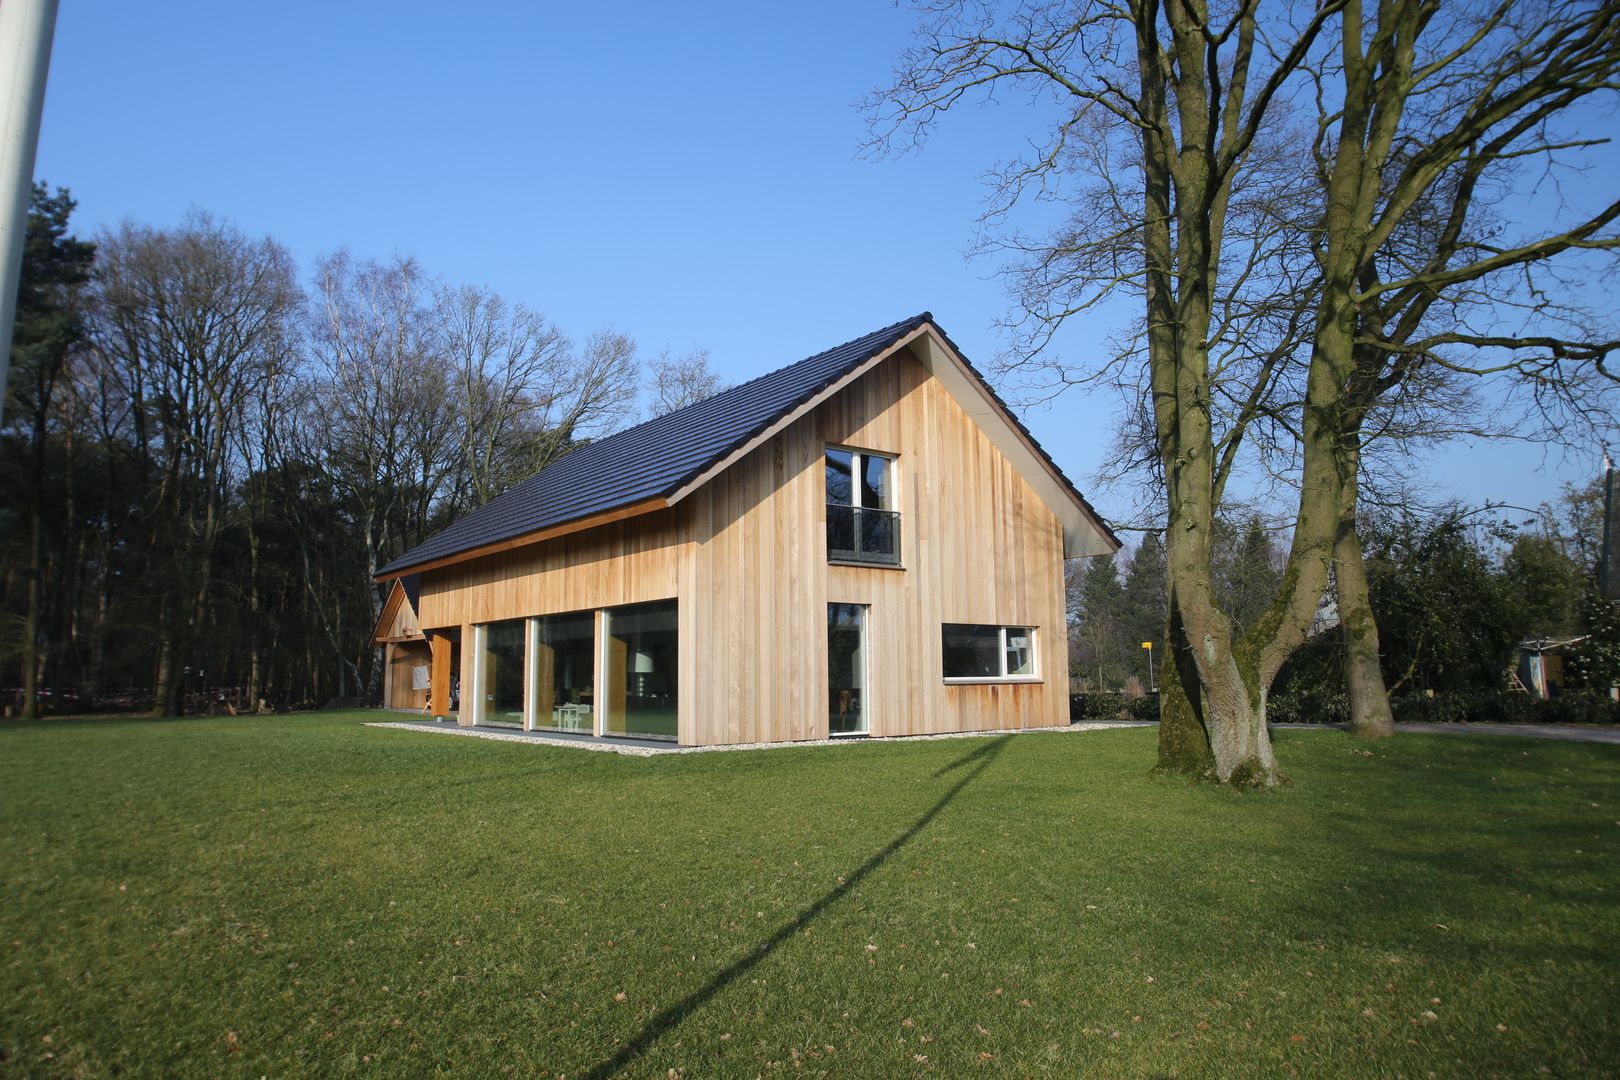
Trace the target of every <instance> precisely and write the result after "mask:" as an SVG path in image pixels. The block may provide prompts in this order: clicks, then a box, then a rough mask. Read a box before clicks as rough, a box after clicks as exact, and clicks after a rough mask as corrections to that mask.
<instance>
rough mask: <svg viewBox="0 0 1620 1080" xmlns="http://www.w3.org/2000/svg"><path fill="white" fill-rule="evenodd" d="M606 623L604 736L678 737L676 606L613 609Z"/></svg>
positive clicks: (666, 602) (670, 603)
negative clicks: (676, 712) (676, 713)
mask: <svg viewBox="0 0 1620 1080" xmlns="http://www.w3.org/2000/svg"><path fill="white" fill-rule="evenodd" d="M602 621H603V626H604V637H605V638H606V642H605V646H604V651H605V655H604V657H603V674H602V682H603V694H602V697H603V701H602V706H603V712H602V734H604V735H636V736H641V737H644V738H647V737H650V738H657V739H673V738H675V737H676V733H677V732H676V725H675V703H676V669H677V667H678V666H679V665H678V661H679V648H678V646H679V642H678V635H677V632H676V618H675V601H673V600H664V601H660V602H658V603H656V604H636V605H634V606H632V607H622V608H614V609H612V610H610V611H604V612H603V613H602Z"/></svg>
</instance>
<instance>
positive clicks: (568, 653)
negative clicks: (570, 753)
mask: <svg viewBox="0 0 1620 1080" xmlns="http://www.w3.org/2000/svg"><path fill="white" fill-rule="evenodd" d="M538 621H539V623H540V626H539V631H538V633H537V635H536V641H537V644H536V648H535V669H534V702H535V705H534V726H535V727H536V728H537V729H539V730H541V731H573V732H579V733H581V734H584V735H590V734H594V733H595V731H596V724H595V694H594V692H593V691H594V688H595V687H594V684H595V681H596V616H595V614H594V613H592V612H589V611H580V612H574V613H573V614H569V615H548V616H546V617H545V618H543V619H540V620H538Z"/></svg>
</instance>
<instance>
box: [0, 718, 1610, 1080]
mask: <svg viewBox="0 0 1620 1080" xmlns="http://www.w3.org/2000/svg"><path fill="white" fill-rule="evenodd" d="M365 718H366V717H365V716H364V715H363V714H357V713H349V714H327V715H317V716H310V717H298V718H292V719H285V718H275V719H268V718H267V719H232V720H223V719H222V720H174V721H86V722H61V721H58V722H46V723H41V724H37V725H18V724H15V723H11V724H7V725H5V726H3V727H0V820H3V822H4V830H3V835H0V867H3V868H4V885H3V893H0V930H3V937H0V948H3V949H4V952H5V960H6V963H5V967H4V976H3V981H0V995H3V1000H4V1007H3V1010H0V1054H3V1058H0V1074H5V1075H18V1076H22V1075H38V1076H111V1075H115V1074H116V1075H125V1076H129V1075H136V1076H206V1077H214V1076H227V1077H228V1076H251V1077H258V1076H265V1075H268V1076H272V1077H286V1076H322V1077H327V1076H347V1075H356V1076H378V1077H381V1076H402V1077H403V1076H409V1077H417V1076H431V1075H451V1074H454V1075H457V1076H486V1075H487V1076H499V1075H514V1076H558V1075H566V1076H568V1077H571V1078H578V1077H601V1076H609V1075H621V1074H622V1075H627V1076H637V1077H640V1076H648V1077H670V1076H681V1077H687V1078H694V1077H705V1076H754V1075H765V1076H777V1075H781V1076H788V1075H800V1074H802V1075H811V1076H815V1075H826V1076H835V1077H863V1076H864V1077H904V1076H912V1075H939V1076H963V1075H980V1074H983V1075H1009V1076H1030V1075H1035V1076H1041V1075H1046V1076H1085V1075H1096V1076H1122V1077H1125V1076H1140V1077H1159V1076H1170V1077H1210V1076H1233V1077H1238V1076H1242V1077H1248V1076H1261V1075H1285V1076H1286V1075H1292V1074H1294V1073H1296V1072H1297V1073H1298V1074H1300V1075H1306V1076H1368V1077H1390V1076H1396V1075H1404V1076H1415V1077H1421V1076H1426V1075H1439V1076H1492V1075H1497V1076H1514V1077H1518V1076H1528V1075H1546V1074H1549V1073H1550V1074H1551V1075H1554V1076H1599V1075H1615V1074H1617V1073H1620V947H1617V946H1620V902H1617V901H1620V891H1617V889H1620V860H1617V858H1616V855H1617V849H1620V747H1612V746H1589V745H1576V744H1563V743H1551V742H1533V741H1530V740H1522V739H1517V738H1484V737H1456V736H1449V737H1448V736H1415V735H1407V736H1402V737H1401V738H1400V739H1398V740H1396V741H1395V742H1394V743H1392V744H1387V745H1378V746H1375V747H1373V748H1372V753H1371V756H1365V755H1364V753H1363V752H1362V750H1361V748H1360V747H1359V746H1358V745H1356V744H1355V743H1353V742H1352V741H1351V740H1350V739H1349V737H1348V736H1346V735H1344V734H1343V733H1341V732H1338V731H1281V732H1278V735H1277V742H1278V750H1279V756H1280V757H1281V758H1282V760H1283V762H1284V764H1285V766H1286V767H1287V768H1288V770H1289V771H1290V773H1291V774H1292V776H1293V777H1294V779H1295V781H1296V783H1295V784H1294V785H1293V786H1292V787H1290V788H1287V789H1285V790H1281V791H1278V792H1274V793H1266V794H1258V795H1238V794H1234V793H1232V792H1228V791H1221V790H1214V789H1208V788H1188V787H1186V786H1185V785H1184V784H1182V783H1180V782H1178V781H1175V780H1169V779H1163V778H1156V777H1151V776H1149V775H1148V773H1147V770H1148V767H1149V765H1150V764H1151V762H1152V757H1153V739H1154V733H1153V732H1152V731H1151V730H1125V731H1111V732H1100V733H1088V734H1037V735H1023V736H1014V737H1008V738H995V739H962V740H943V741H931V742H911V743H886V744H885V743H871V744H864V745H858V746H846V747H833V748H804V749H788V750H768V751H754V752H745V753H727V754H697V755H687V756H678V757H663V758H653V759H640V758H622V757H618V756H616V755H608V754H593V753H584V752H580V751H573V750H565V749H555V748H540V747H533V746H524V745H514V744H511V743H503V742H490V741H484V740H477V739H461V738H451V737H447V736H443V735H433V734H425V733H414V732H405V731H391V730H379V729H375V728H367V727H364V726H362V724H361V721H362V720H363V719H365Z"/></svg>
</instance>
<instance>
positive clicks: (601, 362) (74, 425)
mask: <svg viewBox="0 0 1620 1080" xmlns="http://www.w3.org/2000/svg"><path fill="white" fill-rule="evenodd" d="M73 208H74V203H73V200H72V198H71V196H70V195H69V194H68V192H67V191H65V190H63V189H57V190H55V191H54V192H53V191H51V190H50V189H49V188H48V187H47V186H45V185H43V184H41V185H36V187H35V190H34V197H33V203H32V207H31V211H30V214H29V219H28V235H27V246H26V250H25V252H24V265H23V279H22V289H21V293H20V296H19V303H18V311H17V325H16V331H15V336H14V341H13V346H12V357H11V363H12V366H11V375H10V380H9V385H8V387H7V397H6V402H5V415H4V427H3V429H0V469H3V470H4V474H5V475H6V476H7V477H8V482H7V483H5V484H4V485H0V558H3V567H4V569H3V573H0V688H3V689H6V690H7V691H9V693H8V695H7V696H8V698H10V699H14V700H10V701H8V705H9V707H10V708H11V709H12V710H14V711H15V712H17V713H20V714H23V715H27V714H28V713H29V712H30V711H31V710H32V708H33V707H34V704H35V703H36V702H38V704H39V706H40V707H41V708H42V709H43V710H44V711H49V712H70V711H87V710H94V709H105V708H129V709H152V710H153V711H155V712H159V713H163V714H168V715H175V714H179V713H181V712H182V711H195V710H197V709H213V708H219V707H222V706H223V705H224V704H225V703H226V702H230V703H232V704H233V705H234V706H235V707H238V708H256V707H257V706H258V702H259V700H260V699H263V700H264V701H265V702H266V703H267V704H268V705H269V706H270V707H272V708H292V707H300V706H307V705H315V704H326V703H333V702H345V703H366V702H373V701H375V700H377V699H378V697H379V694H380V686H381V682H380V679H381V670H380V654H379V653H378V651H377V650H373V649H372V648H371V646H370V633H371V630H372V627H373V625H374V623H375V621H376V618H377V615H378V613H379V611H380V608H381V600H382V598H383V595H384V594H383V592H382V591H381V589H380V587H379V586H378V585H377V584H376V583H375V582H374V580H373V574H374V572H375V571H376V569H377V568H378V567H379V566H382V565H384V564H386V563H387V562H388V561H389V560H390V559H392V558H394V557H396V556H398V555H400V554H402V553H403V552H404V551H406V550H407V549H409V548H410V547H412V546H413V545H415V544H417V543H419V542H420V541H421V540H423V539H424V538H425V537H427V536H428V535H430V534H432V533H433V532H435V531H437V530H438V529H440V528H442V527H444V526H445V525H446V524H448V523H449V522H451V521H452V520H454V519H455V518H457V517H459V516H460V515H462V514H464V513H466V512H467V511H469V510H471V509H473V508H475V507H477V506H479V505H481V504H483V503H485V502H487V501H488V500H489V499H491V498H493V497H494V496H495V495H497V494H499V493H500V492H501V491H503V490H505V489H506V488H507V487H508V486H510V485H511V484H512V483H514V482H516V481H518V480H520V479H523V478H524V477H526V476H529V475H531V474H533V473H534V472H536V471H538V470H539V469H541V468H544V467H545V466H546V465H547V464H549V463H550V462H552V461H555V460H556V459H557V458H559V457H561V456H562V455H563V454H566V453H567V452H568V451H569V450H570V449H572V448H573V447H575V446H578V445H580V444H582V443H584V442H586V441H589V440H590V439H593V438H599V437H601V436H603V435H605V434H609V433H611V432H613V431H615V430H618V429H620V428H622V427H624V426H627V425H628V424H630V423H632V422H634V421H636V420H639V419H642V418H644V417H645V416H647V415H651V414H655V413H658V412H664V411H668V410H670V409H673V408H677V407H680V406H681V405H684V404H687V403H689V402H691V401H694V400H697V399H699V398H701V397H704V396H706V395H708V394H710V393H713V392H715V391H716V390H717V389H720V388H721V384H720V382H719V380H718V379H717V377H716V376H715V375H714V374H713V373H712V372H711V371H710V370H709V368H708V363H707V356H706V354H705V353H704V352H703V351H701V350H698V351H694V352H693V353H691V354H688V355H685V356H671V355H670V354H668V353H667V352H666V353H664V354H662V355H660V356H658V357H654V358H650V359H647V358H643V357H642V356H641V355H640V354H639V352H638V349H637V345H636V343H635V342H634V341H633V340H631V338H629V337H628V336H626V335H624V334H622V333H618V332H616V331H614V330H612V329H602V330H598V331H596V332H594V333H591V334H589V335H588V336H586V337H584V338H575V337H573V336H571V335H569V334H568V333H566V332H564V330H563V329H562V328H561V327H559V326H557V325H556V324H554V323H552V322H550V321H549V320H548V319H547V318H546V317H545V316H543V315H542V314H541V313H540V312H538V311H535V310H533V309H531V308H529V307H528V306H526V305H525V304H523V303H520V302H516V301H513V300H511V299H509V298H507V297H504V296H502V295H501V294H500V293H498V292H495V291H494V290H491V289H488V288H485V287H481V286H476V285H462V284H453V283H449V282H445V281H442V280H439V279H438V278H435V277H434V276H432V275H431V274H429V273H428V272H427V271H425V270H424V269H423V268H422V267H420V266H419V265H418V264H417V263H416V262H415V261H414V260H412V259H410V258H405V257H398V258H395V259H392V260H389V261H386V262H377V261H364V260H356V259H354V258H352V257H351V256H350V255H348V254H347V253H346V252H344V251H341V250H340V251H338V252H336V253H335V254H331V255H327V256H323V257H321V258H320V259H318V260H317V261H316V262H315V264H314V265H313V267H311V268H310V269H309V271H308V273H302V272H300V269H299V267H298V266H297V265H296V264H295V262H294V260H293V258H292V257H291V255H290V254H289V253H288V252H287V250H286V249H285V248H283V247H282V246H281V245H280V244H278V243H277V242H276V241H275V240H273V239H271V238H268V237H263V238H254V237H250V236H247V235H245V234H244V233H243V232H242V231H241V230H240V229H238V228H237V227H235V226H234V225H232V224H231V223H229V222H226V221H221V220H218V219H215V218H213V217H211V216H209V215H208V214H206V213H203V212H200V211H198V212H193V213H192V214H191V215H189V216H188V217H187V218H186V220H185V221H183V222H182V223H181V224H179V225H178V226H175V227H172V228H160V227H156V226H151V225H146V224H141V223H137V222H129V221H126V222H125V223H123V224H122V225H120V226H119V227H117V228H115V229H110V230H104V231H102V232H101V233H99V234H98V235H96V236H94V237H93V238H91V239H89V240H86V239H84V238H80V237H77V236H75V235H74V233H73V229H72V223H71V216H72V212H73Z"/></svg>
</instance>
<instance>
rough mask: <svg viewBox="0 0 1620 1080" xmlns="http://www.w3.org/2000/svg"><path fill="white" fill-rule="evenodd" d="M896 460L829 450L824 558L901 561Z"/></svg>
mask: <svg viewBox="0 0 1620 1080" xmlns="http://www.w3.org/2000/svg"><path fill="white" fill-rule="evenodd" d="M896 505H897V500H896V498H895V492H894V459H893V458H891V457H886V456H884V455H883V454H873V453H868V452H867V451H865V450H840V449H837V448H835V447H830V446H829V447H828V448H827V558H828V559H831V560H832V561H834V562H859V563H881V564H887V565H890V566H897V565H899V563H900V515H899V514H898V513H896V512H895V506H896Z"/></svg>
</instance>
